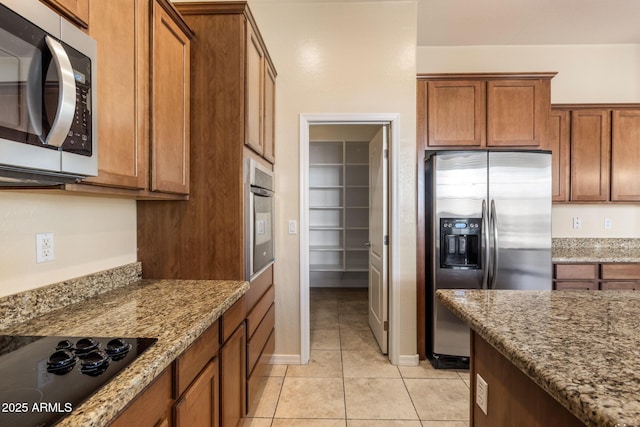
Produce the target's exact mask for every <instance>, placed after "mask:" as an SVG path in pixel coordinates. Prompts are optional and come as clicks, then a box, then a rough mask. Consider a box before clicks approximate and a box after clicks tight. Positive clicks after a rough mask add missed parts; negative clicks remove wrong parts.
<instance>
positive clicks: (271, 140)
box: [263, 63, 276, 163]
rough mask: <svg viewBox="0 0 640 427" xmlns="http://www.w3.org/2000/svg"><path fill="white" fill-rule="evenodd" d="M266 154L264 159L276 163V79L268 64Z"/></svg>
mask: <svg viewBox="0 0 640 427" xmlns="http://www.w3.org/2000/svg"><path fill="white" fill-rule="evenodd" d="M264 74H265V75H264V125H263V130H264V137H263V140H264V144H263V145H264V153H263V157H264V158H265V159H267V160H268V161H270V162H271V163H275V162H276V146H275V142H276V135H275V134H276V126H275V124H276V118H275V112H276V77H275V73H274V71H273V70H272V69H271V67H270V66H269V64H268V63H265V71H264Z"/></svg>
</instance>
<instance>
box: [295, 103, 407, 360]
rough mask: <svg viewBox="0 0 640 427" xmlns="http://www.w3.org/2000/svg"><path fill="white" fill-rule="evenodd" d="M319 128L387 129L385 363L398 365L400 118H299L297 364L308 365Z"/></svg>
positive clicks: (368, 115) (375, 115)
mask: <svg viewBox="0 0 640 427" xmlns="http://www.w3.org/2000/svg"><path fill="white" fill-rule="evenodd" d="M322 124H380V125H383V124H386V125H388V126H389V144H388V148H389V177H388V179H389V187H388V191H389V207H388V215H389V243H390V245H389V257H388V260H389V261H388V262H389V265H388V272H389V278H388V285H389V289H388V292H389V360H390V361H391V363H392V364H394V365H400V290H399V289H398V286H396V284H397V283H400V272H399V270H398V268H399V265H400V262H399V261H400V260H399V259H397V258H398V254H399V253H400V251H399V243H400V242H398V239H394V238H393V236H395V235H397V232H398V227H399V224H398V217H399V215H398V207H399V205H400V203H399V200H398V196H399V194H400V191H399V188H398V185H399V179H398V171H399V167H398V155H397V153H399V152H400V150H399V144H400V114H397V113H381V114H378V113H359V114H351V113H339V114H300V363H301V364H307V363H309V354H310V352H311V322H310V311H309V306H310V304H309V126H310V125H322Z"/></svg>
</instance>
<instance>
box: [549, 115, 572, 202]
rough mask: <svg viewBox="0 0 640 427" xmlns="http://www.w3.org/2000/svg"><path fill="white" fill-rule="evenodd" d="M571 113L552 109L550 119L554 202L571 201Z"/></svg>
mask: <svg viewBox="0 0 640 427" xmlns="http://www.w3.org/2000/svg"><path fill="white" fill-rule="evenodd" d="M569 120H570V114H569V112H568V111H562V110H554V109H552V110H551V114H550V119H549V149H550V150H551V153H552V156H551V159H552V165H551V175H552V180H551V181H552V196H553V201H554V202H567V201H569V185H570V176H571V169H570V164H569V160H570V159H569V157H570V143H571V140H570V137H571V134H570V133H569V131H570V127H569Z"/></svg>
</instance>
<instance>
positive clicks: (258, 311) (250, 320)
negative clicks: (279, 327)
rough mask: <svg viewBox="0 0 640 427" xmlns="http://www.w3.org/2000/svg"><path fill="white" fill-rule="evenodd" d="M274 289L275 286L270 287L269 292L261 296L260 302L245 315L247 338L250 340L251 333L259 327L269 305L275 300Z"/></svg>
mask: <svg viewBox="0 0 640 427" xmlns="http://www.w3.org/2000/svg"><path fill="white" fill-rule="evenodd" d="M275 295H276V288H275V286H271V287H270V288H269V290H267V292H266V293H265V294H264V295H263V297H262V298H261V299H260V301H259V302H258V303H257V304H256V306H255V307H254V308H253V310H251V312H250V313H249V314H248V315H247V336H248V337H249V338H251V336H252V335H253V333H254V332H255V331H256V329H257V328H258V325H260V322H261V321H262V318H263V317H264V316H265V314H266V313H267V311H268V310H269V307H271V304H273V301H274V300H275Z"/></svg>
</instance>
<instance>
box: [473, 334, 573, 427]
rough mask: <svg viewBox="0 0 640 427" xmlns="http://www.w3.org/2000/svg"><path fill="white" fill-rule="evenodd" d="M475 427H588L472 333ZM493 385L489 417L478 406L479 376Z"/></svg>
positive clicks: (489, 399)
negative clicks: (477, 383)
mask: <svg viewBox="0 0 640 427" xmlns="http://www.w3.org/2000/svg"><path fill="white" fill-rule="evenodd" d="M472 336H473V338H472V341H471V342H472V345H473V349H474V350H473V353H472V354H473V356H474V357H472V358H471V376H472V377H473V381H472V384H471V385H472V387H471V390H472V391H471V399H470V400H471V405H472V406H471V407H472V415H471V419H472V423H471V425H472V426H473V427H498V426H504V427H506V426H509V427H511V426H522V427H525V426H526V427H549V426H563V427H584V423H582V422H581V421H580V420H578V418H576V417H575V415H573V414H572V413H570V412H569V411H568V410H567V409H566V408H564V407H563V406H562V405H560V403H558V402H557V401H556V400H555V399H554V398H553V397H551V396H550V395H549V394H547V392H545V391H544V390H543V389H542V388H541V387H540V386H538V385H537V384H535V383H534V382H533V381H532V380H531V379H530V378H529V377H527V376H526V375H525V374H523V373H522V371H520V369H518V368H516V367H515V366H514V365H513V364H512V363H511V362H509V361H508V360H507V359H506V358H505V357H504V356H503V355H502V354H500V353H499V352H498V351H497V350H496V349H494V348H493V347H492V346H491V345H490V344H489V343H488V342H487V341H485V340H484V339H482V338H481V337H479V336H478V335H477V334H476V333H475V332H474V333H472ZM476 374H480V376H482V378H483V379H484V380H485V381H486V382H487V384H488V385H489V393H488V405H487V406H488V408H487V414H488V415H485V413H484V412H482V410H481V409H480V407H479V406H478V405H476V404H474V402H475V400H476V399H475V393H474V390H475V376H476Z"/></svg>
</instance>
